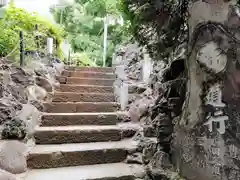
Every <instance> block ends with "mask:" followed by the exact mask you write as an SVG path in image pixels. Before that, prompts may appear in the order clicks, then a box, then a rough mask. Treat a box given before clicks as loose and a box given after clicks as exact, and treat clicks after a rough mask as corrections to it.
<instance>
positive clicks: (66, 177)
mask: <svg viewBox="0 0 240 180" xmlns="http://www.w3.org/2000/svg"><path fill="white" fill-rule="evenodd" d="M142 172H143V168H142V166H139V165H134V166H133V165H128V164H125V163H113V164H100V165H98V164H97V165H89V166H75V167H64V168H52V169H34V170H31V171H29V173H28V175H27V176H26V178H25V180H134V179H135V175H138V174H142Z"/></svg>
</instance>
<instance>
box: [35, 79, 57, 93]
mask: <svg viewBox="0 0 240 180" xmlns="http://www.w3.org/2000/svg"><path fill="white" fill-rule="evenodd" d="M36 84H37V85H38V86H40V87H42V88H44V89H45V90H46V91H47V92H52V91H53V89H54V88H53V85H52V84H51V82H50V81H49V80H48V79H46V78H43V77H36Z"/></svg>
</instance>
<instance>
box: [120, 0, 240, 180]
mask: <svg viewBox="0 0 240 180" xmlns="http://www.w3.org/2000/svg"><path fill="white" fill-rule="evenodd" d="M188 12H189V16H188V22H187V23H188V27H189V41H188V43H187V44H184V43H183V44H180V46H179V48H178V49H176V50H175V51H174V52H172V55H171V56H170V57H168V62H169V64H163V63H162V62H161V61H159V60H152V62H153V71H152V73H151V78H150V80H149V82H148V83H143V82H142V81H143V79H140V78H138V79H137V81H136V80H135V81H132V80H131V83H132V84H135V85H137V86H139V84H141V83H142V84H143V86H142V87H141V88H142V89H143V91H142V92H141V93H139V94H138V96H134V97H135V98H134V99H133V101H129V102H128V104H127V108H126V109H127V110H128V112H129V116H130V117H131V120H132V121H136V122H140V123H142V125H143V130H142V131H141V132H138V134H137V135H136V137H135V138H136V140H137V141H139V150H138V152H134V153H133V154H132V155H131V156H132V157H131V158H130V160H129V161H130V162H131V161H133V160H135V161H136V159H137V157H140V159H141V161H139V158H138V162H139V163H142V164H144V165H145V166H146V172H147V176H146V177H145V179H150V180H155V179H168V180H169V179H174V178H175V179H179V178H180V177H178V175H177V173H173V172H172V171H171V170H172V169H175V172H179V174H180V175H181V176H182V177H184V178H186V179H189V180H203V179H204V180H231V179H232V180H233V179H234V180H235V179H240V169H239V168H240V163H239V162H240V158H239V157H240V156H239V154H240V149H239V148H240V139H239V138H240V136H239V134H240V133H239V130H240V128H239V127H240V126H239V117H240V116H239V112H240V110H239V108H238V107H239V78H240V76H239V69H240V65H239V52H240V51H239V44H240V39H239V21H240V15H239V12H240V9H239V6H238V5H237V1H234V0H230V1H225V0H205V1H203V0H197V1H191V2H190V4H189V8H188ZM140 49H141V48H140ZM128 50H129V49H127V51H126V52H127V53H123V52H121V53H120V54H119V56H120V57H119V59H121V60H122V61H124V62H126V63H125V64H124V62H122V64H123V65H124V68H123V69H125V71H123V70H122V71H121V72H124V73H125V74H127V75H126V77H127V78H126V79H125V80H122V81H121V82H124V81H125V82H129V78H128V74H135V73H137V74H138V72H141V71H139V67H140V66H139V63H140V62H141V61H142V58H141V57H143V51H137V52H136V51H133V54H137V57H138V58H137V59H138V60H136V58H134V59H132V60H130V59H131V58H129V59H128V60H126V59H124V58H121V57H125V56H126V54H130V53H129V52H128ZM135 56H136V55H135ZM135 56H134V57H135ZM134 67H136V68H135V69H134ZM159 67H161V68H159ZM128 68H129V69H131V72H130V73H128V71H127V70H128ZM130 77H131V76H130ZM139 77H140V76H139ZM139 81H140V82H141V83H139ZM136 82H137V84H136ZM144 89H145V91H144ZM128 99H130V98H128ZM152 137H157V143H156V142H154V141H152ZM170 162H171V163H170Z"/></svg>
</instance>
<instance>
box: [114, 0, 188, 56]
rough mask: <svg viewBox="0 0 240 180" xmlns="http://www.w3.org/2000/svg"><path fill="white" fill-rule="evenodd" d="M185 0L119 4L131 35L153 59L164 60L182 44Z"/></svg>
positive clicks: (122, 0) (134, 0)
mask: <svg viewBox="0 0 240 180" xmlns="http://www.w3.org/2000/svg"><path fill="white" fill-rule="evenodd" d="M188 2H189V1H188V0H161V1H159V0H142V1H139V0H120V1H119V3H118V7H119V9H120V10H121V12H122V13H123V17H124V18H125V19H127V20H129V21H130V22H131V26H130V29H129V30H130V31H131V33H132V34H133V35H134V37H135V39H136V40H137V41H138V42H139V43H140V45H143V46H146V47H147V49H148V51H149V53H150V54H151V56H152V57H153V58H155V59H167V57H168V56H169V55H170V53H171V52H172V51H173V50H174V49H175V48H176V47H177V46H178V44H179V43H181V42H182V41H184V38H185V34H186V33H185V32H186V29H187V28H186V24H185V22H186V12H187V6H188Z"/></svg>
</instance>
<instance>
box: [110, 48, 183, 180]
mask: <svg viewBox="0 0 240 180" xmlns="http://www.w3.org/2000/svg"><path fill="white" fill-rule="evenodd" d="M182 50H184V49H182ZM179 52H182V51H178V53H177V52H176V53H175V54H174V55H175V57H178V58H176V59H181V58H182V57H183V53H179ZM115 58H116V59H115V63H114V64H115V66H116V74H117V80H116V82H115V93H116V95H117V97H118V98H117V100H118V101H119V102H120V103H121V104H122V103H126V104H125V105H124V107H125V108H124V109H122V110H126V111H128V115H129V118H130V120H131V121H134V122H139V123H141V125H142V130H141V131H139V132H138V133H137V134H136V135H135V137H134V139H135V140H136V141H137V142H138V148H137V151H135V152H129V153H130V154H129V156H128V158H127V160H126V162H127V163H138V164H143V165H144V166H146V173H147V175H146V176H145V177H144V179H146V180H155V179H164V180H171V179H178V178H179V177H178V173H174V172H173V171H172V167H173V165H172V164H171V163H170V158H169V157H170V145H171V135H172V133H173V123H172V118H173V117H174V114H173V113H172V114H171V113H170V110H172V109H174V106H176V102H178V103H180V105H181V102H180V101H179V99H176V98H175V99H174V97H175V95H176V93H175V92H174V90H172V92H171V91H170V90H169V88H168V87H169V86H170V85H172V84H174V83H175V84H174V85H175V86H178V85H179V84H177V83H179V81H176V82H169V81H172V80H173V81H174V80H175V79H176V78H178V77H179V76H180V78H181V73H182V71H183V70H182V69H180V71H179V72H178V71H177V70H178V69H174V70H172V71H171V65H169V66H168V65H167V64H165V63H163V62H162V61H156V60H151V59H150V58H149V56H148V55H147V54H146V52H145V51H144V48H140V47H138V46H137V45H136V44H130V45H127V46H125V47H124V48H122V47H121V48H120V50H119V51H118V52H117V53H116V55H115ZM147 61H148V62H150V63H147ZM179 62H180V63H179ZM181 63H182V61H178V63H177V64H175V65H173V66H174V68H176V67H179V68H181V66H180V65H181ZM148 68H149V69H150V70H151V71H150V72H149V71H148V70H147V69H148ZM173 72H174V73H173ZM122 84H127V85H128V91H125V94H124V93H123V91H124V88H122ZM133 87H134V88H133ZM139 89H141V91H139ZM124 98H125V99H124ZM168 98H172V99H173V100H172V104H170V103H169V101H168ZM122 99H124V101H123V100H122ZM126 99H127V101H126ZM174 103H175V104H174ZM170 108H172V109H170ZM175 113H176V114H177V113H179V112H177V111H176V112H175ZM153 137H157V141H156V140H154V138H153ZM161 162H162V163H161Z"/></svg>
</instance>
